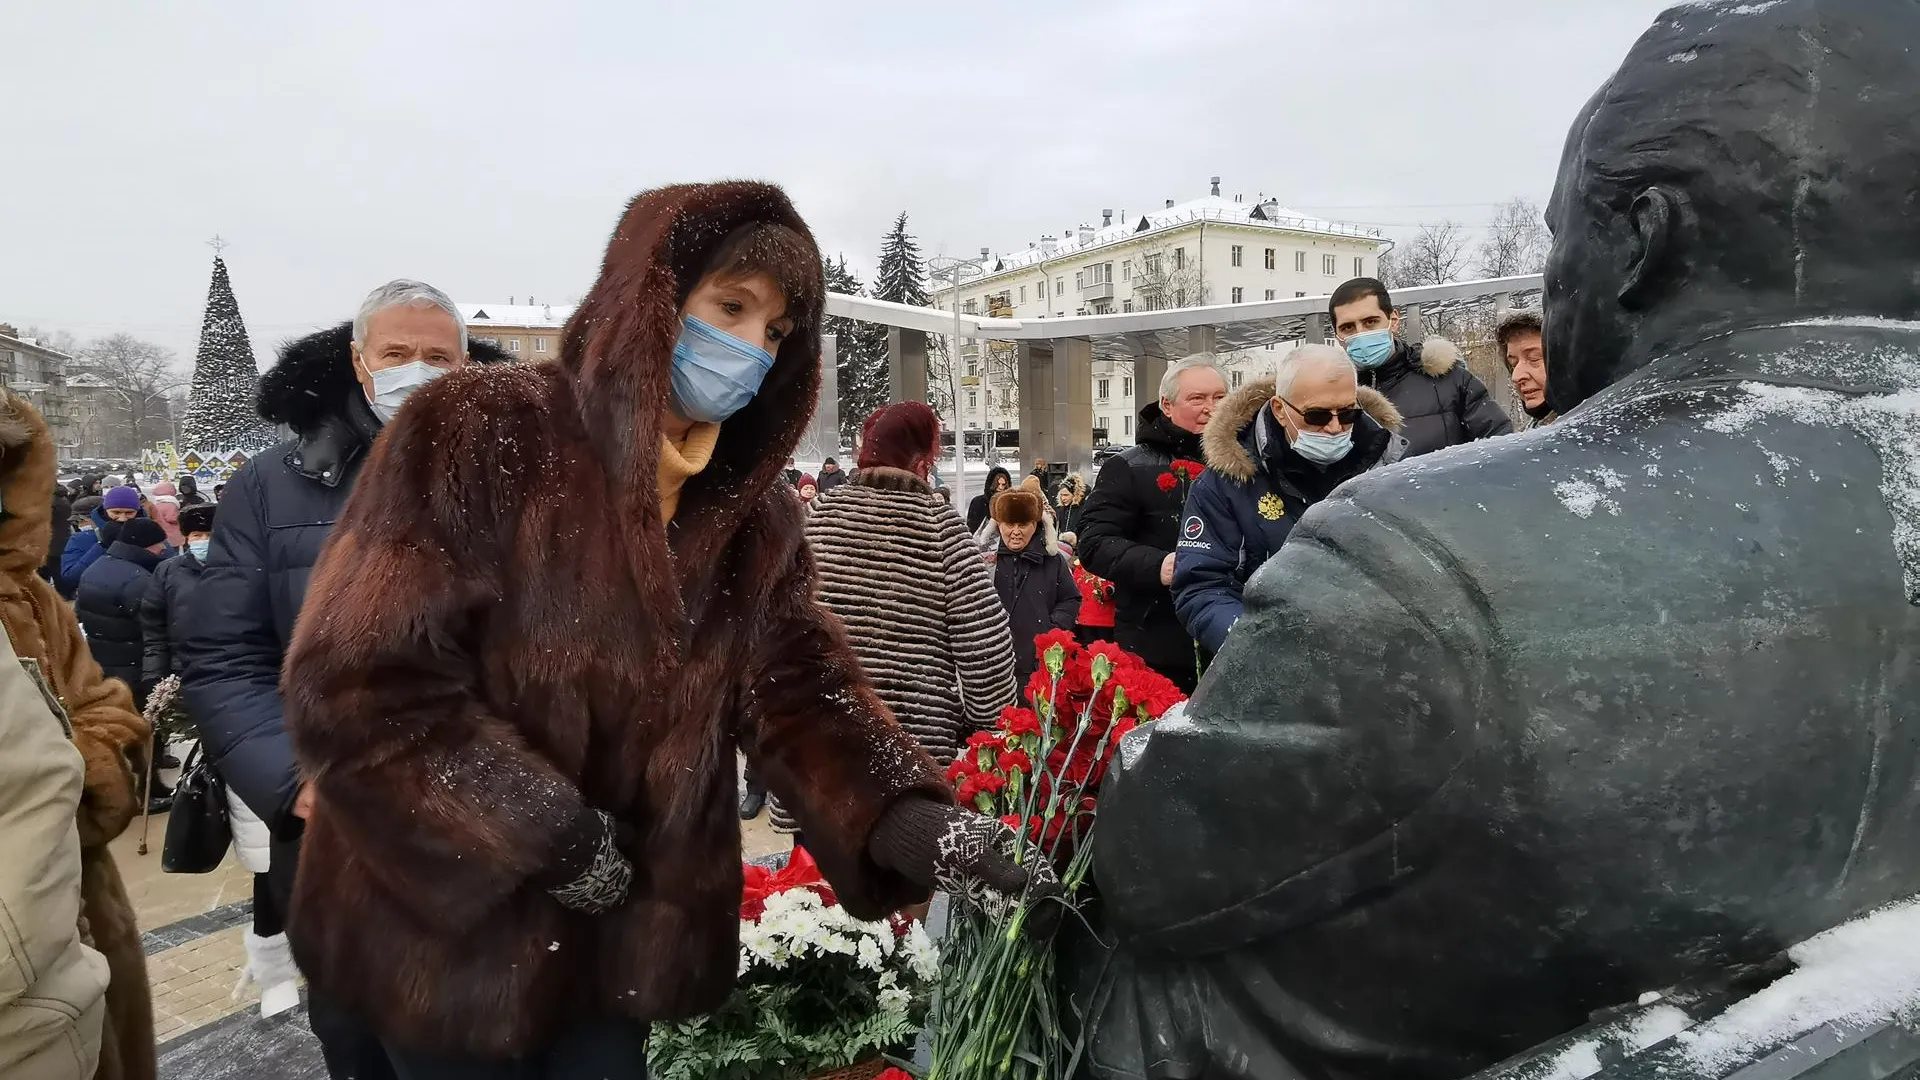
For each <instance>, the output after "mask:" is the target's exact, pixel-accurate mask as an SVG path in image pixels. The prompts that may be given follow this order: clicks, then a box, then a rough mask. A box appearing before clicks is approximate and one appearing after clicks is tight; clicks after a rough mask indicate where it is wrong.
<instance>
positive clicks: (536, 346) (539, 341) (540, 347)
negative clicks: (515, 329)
mask: <svg viewBox="0 0 1920 1080" xmlns="http://www.w3.org/2000/svg"><path fill="white" fill-rule="evenodd" d="M533 351H534V352H546V351H547V339H546V338H543V337H537V338H534V339H533Z"/></svg>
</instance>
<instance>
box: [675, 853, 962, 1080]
mask: <svg viewBox="0 0 1920 1080" xmlns="http://www.w3.org/2000/svg"><path fill="white" fill-rule="evenodd" d="M745 869H746V886H745V889H744V891H743V893H742V896H741V903H740V982H739V985H738V986H736V987H735V988H734V991H733V994H732V996H730V997H729V998H728V999H727V1001H726V1003H725V1004H724V1005H722V1006H721V1007H720V1008H719V1009H717V1010H715V1011H714V1012H712V1013H709V1014H708V1015H706V1016H702V1017H698V1018H696V1019H693V1020H685V1021H680V1022H678V1023H663V1024H655V1025H654V1027H653V1035H652V1039H651V1042H650V1043H649V1046H648V1060H649V1065H650V1069H651V1072H652V1075H654V1076H655V1077H658V1078H660V1080H799V1078H801V1077H805V1076H810V1075H814V1074H817V1073H823V1072H832V1071H836V1070H842V1069H847V1068H848V1067H849V1066H854V1065H862V1064H868V1063H872V1068H871V1069H870V1070H869V1071H868V1074H869V1075H872V1074H878V1073H879V1072H880V1069H881V1064H880V1059H881V1053H882V1051H883V1050H884V1049H886V1048H888V1047H892V1046H896V1045H899V1044H902V1043H905V1042H907V1041H909V1040H911V1039H912V1038H913V1037H914V1035H915V1034H916V1033H917V1032H918V1031H919V1030H920V1027H921V1025H922V1024H923V1023H924V1021H925V1019H926V1011H927V1002H928V998H929V996H930V994H931V992H932V989H933V984H934V981H935V980H936V979H937V978H938V977H939V973H940V958H939V953H938V952H937V951H936V950H935V948H934V946H933V941H932V939H930V938H929V937H928V936H927V932H926V929H925V928H924V927H922V926H921V925H920V924H919V923H917V922H913V921H911V920H909V919H906V918H903V917H900V916H895V917H893V918H891V919H888V920H885V921H881V922H862V921H860V920H858V919H855V918H854V917H853V916H851V915H849V914H847V912H846V909H844V908H842V907H841V906H840V905H839V903H838V902H837V901H836V900H835V898H834V895H833V890H832V889H831V888H830V887H829V886H828V885H827V883H826V880H825V879H824V878H822V877H821V875H820V869H819V867H818V866H816V865H815V864H814V861H813V858H812V857H811V856H809V855H808V854H807V852H806V850H805V849H804V848H795V849H794V851H793V856H792V858H791V859H790V860H789V861H788V863H787V866H786V868H785V869H783V870H779V871H772V870H768V869H766V868H764V867H759V866H752V865H749V866H747V867H746V868H745Z"/></svg>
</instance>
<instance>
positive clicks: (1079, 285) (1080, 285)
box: [1073, 270, 1087, 289]
mask: <svg viewBox="0 0 1920 1080" xmlns="http://www.w3.org/2000/svg"><path fill="white" fill-rule="evenodd" d="M1073 287H1074V288H1076V289H1085V288H1086V287H1087V272H1086V271H1085V270H1075V271H1074V272H1073Z"/></svg>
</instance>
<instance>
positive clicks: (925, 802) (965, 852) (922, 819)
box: [867, 795, 1060, 932]
mask: <svg viewBox="0 0 1920 1080" xmlns="http://www.w3.org/2000/svg"><path fill="white" fill-rule="evenodd" d="M1013 845H1014V835H1013V830H1012V829H1009V828H1007V826H1006V825H1004V824H1002V823H1001V822H1000V821H999V820H997V819H995V818H990V817H987V816H986V815H984V814H976V813H974V812H973V811H971V810H963V809H961V808H960V807H957V806H949V805H947V804H945V803H938V802H935V801H933V800H932V799H925V798H920V797H917V796H912V795H909V796H907V797H905V798H902V799H900V800H899V801H898V802H895V803H894V804H893V805H892V806H890V807H888V808H887V812H886V813H884V814H882V815H880V820H879V821H877V822H875V823H874V826H873V835H872V837H871V838H869V839H868V841H867V848H868V850H869V851H870V852H871V853H872V854H873V860H874V861H875V862H877V863H879V864H880V865H882V866H885V867H887V868H889V869H891V870H893V871H895V872H896V873H898V874H900V875H901V876H902V877H904V878H906V879H907V880H908V881H911V882H913V883H914V884H916V885H924V886H927V887H930V888H935V889H939V890H940V891H941V892H946V893H951V894H953V895H954V896H955V897H958V898H960V899H962V900H965V901H966V902H968V903H970V904H972V905H973V906H975V907H977V908H979V909H980V910H981V911H983V912H985V913H986V914H987V915H988V916H989V917H990V918H999V917H1000V916H1001V915H1002V914H1004V913H1005V911H1006V909H1007V904H1008V901H1009V900H1010V899H1027V900H1035V899H1039V898H1043V897H1048V896H1055V895H1058V894H1059V892H1060V880H1059V878H1058V877H1056V876H1055V875H1054V872H1053V867H1052V866H1051V865H1050V864H1049V863H1048V862H1047V860H1046V859H1045V858H1044V857H1042V856H1038V855H1034V856H1031V857H1030V858H1029V859H1028V861H1027V863H1026V864H1024V865H1022V864H1020V863H1016V862H1014V861H1013ZM1058 907H1059V905H1057V904H1044V905H1041V906H1040V907H1039V909H1038V910H1037V911H1036V915H1035V925H1034V928H1035V929H1036V931H1039V932H1044V930H1042V927H1044V926H1050V925H1052V924H1053V923H1055V922H1057V920H1058V911H1057V908H1058Z"/></svg>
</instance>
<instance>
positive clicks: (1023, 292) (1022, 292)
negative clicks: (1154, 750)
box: [1020, 285, 1027, 304]
mask: <svg viewBox="0 0 1920 1080" xmlns="http://www.w3.org/2000/svg"><path fill="white" fill-rule="evenodd" d="M1020 302H1021V303H1023V304H1024V303H1026V302H1027V287H1026V286H1025V285H1022V286H1020Z"/></svg>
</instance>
